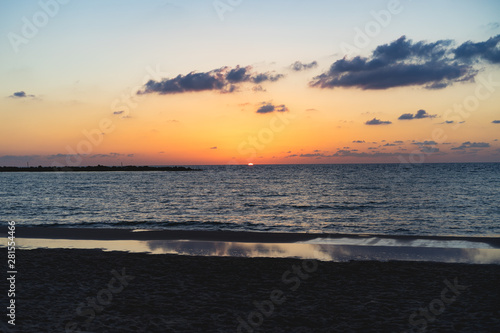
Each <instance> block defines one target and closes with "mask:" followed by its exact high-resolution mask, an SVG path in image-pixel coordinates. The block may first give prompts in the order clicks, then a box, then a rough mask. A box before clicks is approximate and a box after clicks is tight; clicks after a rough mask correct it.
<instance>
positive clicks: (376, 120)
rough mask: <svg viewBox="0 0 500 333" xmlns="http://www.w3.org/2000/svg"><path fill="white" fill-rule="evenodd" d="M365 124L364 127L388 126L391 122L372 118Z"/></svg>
mask: <svg viewBox="0 0 500 333" xmlns="http://www.w3.org/2000/svg"><path fill="white" fill-rule="evenodd" d="M365 124H366V125H389V124H392V122H390V121H382V120H380V119H377V118H373V119H372V120H368V121H367V122H366V123H365Z"/></svg>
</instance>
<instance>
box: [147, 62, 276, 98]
mask: <svg viewBox="0 0 500 333" xmlns="http://www.w3.org/2000/svg"><path fill="white" fill-rule="evenodd" d="M283 77H284V76H283V74H277V73H273V72H265V73H255V72H253V71H252V67H251V66H247V67H240V66H236V68H230V67H227V66H226V67H221V68H218V69H214V70H211V71H209V72H200V73H198V72H191V73H189V74H186V75H181V74H179V75H177V76H176V77H175V78H170V79H168V78H165V79H162V80H161V81H155V80H150V81H148V82H147V83H146V84H145V85H144V87H143V89H142V90H140V91H138V92H137V93H138V94H151V93H158V94H162V95H164V94H178V93H184V92H197V91H211V90H214V91H219V92H226V93H231V92H234V91H236V90H237V87H238V85H239V84H241V83H245V82H249V83H254V84H260V83H263V82H266V81H271V82H273V81H277V80H279V79H281V78H283Z"/></svg>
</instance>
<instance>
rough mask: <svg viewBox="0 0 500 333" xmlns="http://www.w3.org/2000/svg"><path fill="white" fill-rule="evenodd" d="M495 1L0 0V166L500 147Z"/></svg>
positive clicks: (479, 152)
mask: <svg viewBox="0 0 500 333" xmlns="http://www.w3.org/2000/svg"><path fill="white" fill-rule="evenodd" d="M498 13H500V2H499V1H497V0H491V1H474V2H472V1H461V0H457V1H446V0H443V1H426V0H423V1H415V0H413V1H411V0H386V1H376V0H373V1H362V0H361V1H304V0H302V1H298V0H291V1H290V0H289V1H271V0H265V1H264V0H253V1H250V0H192V1H182V0H145V1H131V0H120V1H118V0H116V1H114V0H113V1H111V0H99V1H97V0H88V1H82V0H80V1H78V0H71V1H70V0H39V1H8V0H0V35H1V36H2V37H1V39H0V59H1V60H2V61H1V62H0V120H1V121H0V166H26V165H30V166H38V165H42V166H86V165H97V164H103V165H120V164H123V165H212V164H218V165H226V164H248V163H254V164H307V163H311V164H313V163H435V162H500V142H499V141H498V140H499V139H500V135H499V133H500V16H499V15H498Z"/></svg>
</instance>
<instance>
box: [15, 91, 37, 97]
mask: <svg viewBox="0 0 500 333" xmlns="http://www.w3.org/2000/svg"><path fill="white" fill-rule="evenodd" d="M9 97H10V98H27V97H35V95H28V94H26V93H25V92H24V91H16V92H15V93H13V94H12V95H10V96H9Z"/></svg>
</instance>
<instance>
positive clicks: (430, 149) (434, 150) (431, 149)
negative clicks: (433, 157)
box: [420, 146, 439, 154]
mask: <svg viewBox="0 0 500 333" xmlns="http://www.w3.org/2000/svg"><path fill="white" fill-rule="evenodd" d="M420 151H421V152H422V153H426V154H432V153H439V148H435V147H426V146H424V147H422V149H420Z"/></svg>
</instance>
